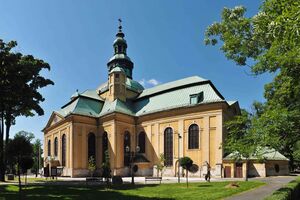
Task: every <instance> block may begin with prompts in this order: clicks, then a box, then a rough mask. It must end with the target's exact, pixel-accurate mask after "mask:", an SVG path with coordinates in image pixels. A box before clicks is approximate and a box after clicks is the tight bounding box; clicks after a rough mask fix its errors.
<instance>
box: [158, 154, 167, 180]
mask: <svg viewBox="0 0 300 200" xmlns="http://www.w3.org/2000/svg"><path fill="white" fill-rule="evenodd" d="M165 160H166V159H165V155H164V154H163V153H161V154H159V161H158V163H157V164H156V169H157V176H159V172H160V176H161V177H162V176H163V171H164V168H165Z"/></svg>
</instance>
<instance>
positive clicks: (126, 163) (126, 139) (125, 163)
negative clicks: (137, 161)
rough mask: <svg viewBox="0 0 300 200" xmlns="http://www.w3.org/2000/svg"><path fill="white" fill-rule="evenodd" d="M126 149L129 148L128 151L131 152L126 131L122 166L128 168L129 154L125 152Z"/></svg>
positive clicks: (128, 135)
mask: <svg viewBox="0 0 300 200" xmlns="http://www.w3.org/2000/svg"><path fill="white" fill-rule="evenodd" d="M126 147H129V151H130V150H131V148H130V133H129V132H128V131H125V134H124V166H129V164H130V152H127V151H126Z"/></svg>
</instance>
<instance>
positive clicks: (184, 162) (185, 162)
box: [179, 157, 193, 187]
mask: <svg viewBox="0 0 300 200" xmlns="http://www.w3.org/2000/svg"><path fill="white" fill-rule="evenodd" d="M179 164H180V166H181V167H182V168H183V169H185V171H186V175H185V177H186V187H189V178H188V177H189V174H188V171H189V169H190V167H192V166H193V160H192V159H191V158H190V157H182V158H180V159H179Z"/></svg>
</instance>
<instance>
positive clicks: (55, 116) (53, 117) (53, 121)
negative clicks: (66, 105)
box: [44, 112, 64, 129]
mask: <svg viewBox="0 0 300 200" xmlns="http://www.w3.org/2000/svg"><path fill="white" fill-rule="evenodd" d="M63 119H64V117H63V116H61V115H60V114H58V113H56V112H52V114H51V116H50V118H49V120H48V123H47V125H46V127H45V128H44V129H46V128H48V127H50V126H53V125H54V124H56V123H58V122H60V121H61V120H63Z"/></svg>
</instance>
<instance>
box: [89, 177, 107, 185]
mask: <svg viewBox="0 0 300 200" xmlns="http://www.w3.org/2000/svg"><path fill="white" fill-rule="evenodd" d="M85 181H86V184H88V183H103V177H86V179H85Z"/></svg>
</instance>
